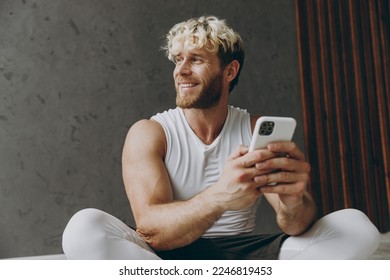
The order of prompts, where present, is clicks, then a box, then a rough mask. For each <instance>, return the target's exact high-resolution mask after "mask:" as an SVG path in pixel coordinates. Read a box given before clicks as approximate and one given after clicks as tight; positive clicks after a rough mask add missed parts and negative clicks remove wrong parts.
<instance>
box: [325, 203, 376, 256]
mask: <svg viewBox="0 0 390 280" xmlns="http://www.w3.org/2000/svg"><path fill="white" fill-rule="evenodd" d="M328 216H329V217H328V218H329V219H331V220H332V221H331V224H332V225H334V226H335V228H337V229H338V231H339V233H340V234H341V235H343V236H344V237H345V238H346V239H348V240H349V241H351V242H353V243H354V244H356V246H357V247H358V248H360V250H362V251H364V252H365V254H366V255H369V254H372V253H373V252H374V251H375V250H376V249H377V248H378V246H379V242H380V233H379V231H378V229H377V228H376V227H375V225H374V224H373V223H372V222H371V221H370V219H369V218H368V217H367V215H366V214H364V213H363V212H362V211H360V210H357V209H352V208H348V209H343V210H339V211H336V212H333V213H331V214H329V215H328ZM325 217H326V216H325Z"/></svg>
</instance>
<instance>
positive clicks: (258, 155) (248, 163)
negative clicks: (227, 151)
mask: <svg viewBox="0 0 390 280" xmlns="http://www.w3.org/2000/svg"><path fill="white" fill-rule="evenodd" d="M275 157H276V155H275V154H274V153H272V152H270V151H269V150H267V149H259V150H255V151H252V152H250V153H247V154H246V155H245V156H244V157H242V162H241V165H242V166H243V167H245V168H248V167H253V166H255V165H256V164H257V163H260V162H262V161H266V160H269V159H271V158H275Z"/></svg>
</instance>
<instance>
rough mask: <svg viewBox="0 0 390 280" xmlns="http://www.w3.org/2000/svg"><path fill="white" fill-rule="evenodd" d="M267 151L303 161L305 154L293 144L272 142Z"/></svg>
mask: <svg viewBox="0 0 390 280" xmlns="http://www.w3.org/2000/svg"><path fill="white" fill-rule="evenodd" d="M267 149H268V150H270V151H271V152H273V153H285V154H287V155H288V156H289V157H290V158H295V159H298V160H304V159H305V154H304V153H303V152H302V151H301V150H300V149H299V148H298V146H297V145H296V144H295V143H294V142H273V143H270V144H268V146H267Z"/></svg>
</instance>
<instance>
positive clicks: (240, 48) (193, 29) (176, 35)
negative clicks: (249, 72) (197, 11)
mask: <svg viewBox="0 0 390 280" xmlns="http://www.w3.org/2000/svg"><path fill="white" fill-rule="evenodd" d="M187 47H189V48H194V49H201V48H205V49H206V50H207V51H209V52H210V53H213V54H217V55H218V57H219V58H220V61H221V66H222V67H223V68H224V67H225V66H227V65H228V64H229V63H230V62H232V61H233V60H237V61H238V62H239V63H240V68H239V71H238V73H237V76H236V78H235V79H234V80H233V81H232V82H231V83H230V88H229V91H232V90H233V88H234V86H235V85H236V84H237V82H238V77H239V75H240V72H241V69H242V67H243V65H244V57H245V53H244V44H243V42H242V39H241V36H240V35H239V34H238V33H237V32H235V31H234V30H233V29H232V28H230V27H229V26H228V25H227V23H226V21H225V20H222V19H219V18H217V17H215V16H202V17H199V18H192V19H189V20H187V21H183V22H180V23H178V24H176V25H175V26H173V27H172V29H171V30H170V31H169V33H168V34H167V36H166V43H165V45H164V46H163V49H164V50H165V51H166V55H167V57H168V59H169V60H171V61H173V62H175V61H176V57H177V55H178V54H180V52H181V51H182V49H183V48H187Z"/></svg>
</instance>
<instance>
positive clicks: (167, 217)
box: [137, 190, 224, 250]
mask: <svg viewBox="0 0 390 280" xmlns="http://www.w3.org/2000/svg"><path fill="white" fill-rule="evenodd" d="M223 212H224V209H222V207H220V206H218V203H217V201H215V200H214V201H213V200H212V194H210V192H209V191H208V190H206V191H204V192H203V193H200V194H198V195H196V196H195V197H193V198H192V199H190V200H187V201H177V202H170V203H164V204H155V205H151V206H148V207H147V208H146V210H145V211H144V213H143V214H142V215H141V216H140V217H139V219H138V220H137V232H138V234H139V235H140V236H141V237H142V238H143V239H144V240H145V241H146V242H147V243H148V244H149V245H150V246H151V247H152V248H153V249H155V250H170V249H175V248H179V247H182V246H185V245H188V244H190V243H191V242H193V241H195V240H196V239H198V238H199V237H200V236H201V235H202V234H203V233H204V232H205V231H206V230H207V229H209V228H210V227H211V226H212V225H213V223H214V222H215V221H216V220H217V219H219V217H220V216H221V215H222V213H223Z"/></svg>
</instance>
